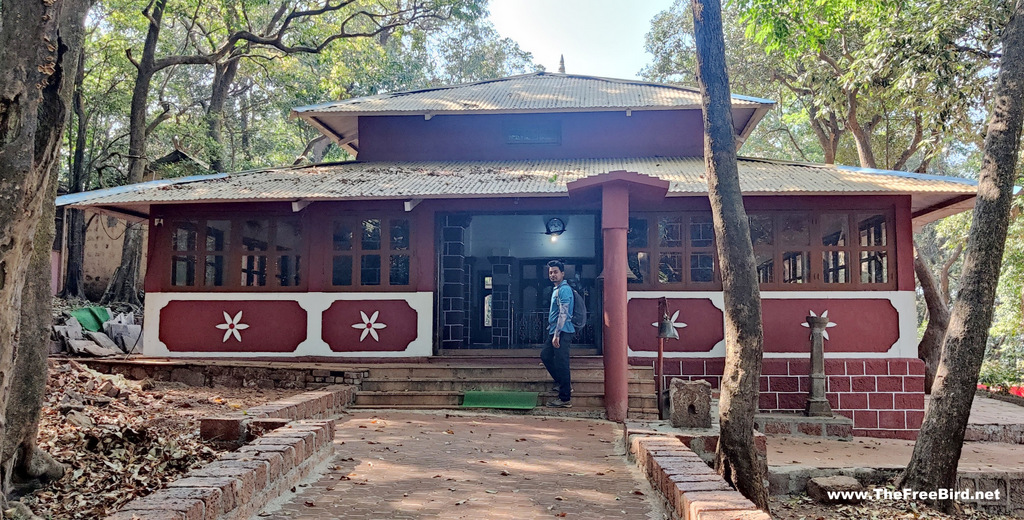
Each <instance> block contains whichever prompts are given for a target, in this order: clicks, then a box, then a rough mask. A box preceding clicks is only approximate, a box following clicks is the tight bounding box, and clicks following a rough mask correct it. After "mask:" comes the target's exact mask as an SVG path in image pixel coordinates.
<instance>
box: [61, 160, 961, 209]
mask: <svg viewBox="0 0 1024 520" xmlns="http://www.w3.org/2000/svg"><path fill="white" fill-rule="evenodd" d="M739 168H740V184H741V186H742V189H743V191H744V193H745V194H748V195H769V194H778V195H806V194H817V195H822V194H851V195H852V194H878V195H886V194H913V195H915V197H918V196H920V197H921V200H922V201H925V202H924V203H923V204H925V205H930V204H931V203H930V202H927V201H929V200H933V199H934V200H940V201H941V200H943V199H946V198H950V197H956V196H963V195H973V194H974V193H975V192H976V190H977V187H976V185H975V184H974V183H973V182H972V181H967V180H964V179H957V178H952V177H936V176H925V175H916V174H911V173H905V172H888V171H882V170H863V169H859V168H845V167H837V166H832V165H815V164H800V163H786V162H776V161H765V160H759V159H740V161H739ZM615 170H627V171H633V172H637V173H641V174H645V175H650V176H654V177H658V178H660V179H663V180H667V181H669V184H670V186H669V193H668V196H670V197H671V196H686V195H700V194H704V193H707V181H706V178H705V169H704V160H703V159H702V158H699V157H683V158H665V157H655V158H623V159H578V160H577V159H573V160H568V159H567V160H533V161H531V160H526V161H450V162H358V161H353V162H344V163H335V164H325V165H316V166H305V167H293V168H276V169H267V170H258V171H251V172H243V173H235V174H229V175H223V174H219V175H217V176H210V178H206V179H203V178H197V179H198V180H193V181H191V182H182V183H178V184H165V185H158V186H146V185H139V186H138V189H135V190H125V189H124V187H121V188H117V189H114V190H110V191H107V190H99V191H97V192H92V196H91V197H89V198H88V200H82V194H78V195H77V196H78V197H79V199H78V200H76V201H75V202H73V203H72V204H73V205H76V206H113V207H117V206H126V207H127V206H140V205H146V206H148V205H149V204H159V203H196V202H242V201H257V200H262V201H295V200H300V199H301V200H309V201H314V200H370V199H402V198H404V199H408V198H474V197H475V198H479V197H509V196H518V197H546V196H548V197H550V196H554V197H557V196H565V195H566V194H567V193H568V190H567V188H566V183H568V182H570V181H573V180H576V179H580V178H584V177H589V176H592V175H599V174H602V173H607V172H609V171H615ZM917 205H918V204H915V206H917ZM915 209H918V208H915Z"/></svg>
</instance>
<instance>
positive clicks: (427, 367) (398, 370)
mask: <svg viewBox="0 0 1024 520" xmlns="http://www.w3.org/2000/svg"><path fill="white" fill-rule="evenodd" d="M367 370H368V371H369V373H370V375H369V377H371V378H375V379H385V378H386V379H409V378H435V379H452V380H455V379H476V378H505V379H535V380H538V381H541V380H544V379H547V378H549V377H550V376H549V375H548V371H547V370H546V369H545V368H544V366H543V365H541V364H540V363H539V362H538V363H537V364H533V363H529V364H525V363H524V364H519V365H516V366H501V365H497V366H495V365H480V366H438V365H434V364H422V365H403V366H380V367H374V366H370V367H368V368H367ZM572 373H573V376H574V377H575V378H580V379H586V378H588V377H594V378H597V379H602V380H603V379H604V368H601V367H573V368H572ZM628 377H629V379H630V380H631V381H633V380H635V381H653V380H654V369H652V368H648V367H632V368H631V369H630V371H629V375H628Z"/></svg>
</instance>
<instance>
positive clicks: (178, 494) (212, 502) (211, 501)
mask: <svg viewBox="0 0 1024 520" xmlns="http://www.w3.org/2000/svg"><path fill="white" fill-rule="evenodd" d="M157 494H159V495H160V496H161V497H166V498H171V499H176V500H199V501H201V502H202V503H203V505H204V506H205V507H204V509H205V511H206V516H205V517H204V518H205V520H217V519H218V518H219V517H220V515H222V514H224V513H226V512H227V511H221V510H220V507H221V504H223V500H224V497H223V496H222V494H221V491H220V490H219V489H217V488H172V489H163V490H160V491H158V492H157Z"/></svg>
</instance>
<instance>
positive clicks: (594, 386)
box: [361, 374, 655, 396]
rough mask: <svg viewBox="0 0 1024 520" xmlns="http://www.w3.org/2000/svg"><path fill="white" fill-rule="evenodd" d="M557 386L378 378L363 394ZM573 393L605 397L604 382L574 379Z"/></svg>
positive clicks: (645, 385)
mask: <svg viewBox="0 0 1024 520" xmlns="http://www.w3.org/2000/svg"><path fill="white" fill-rule="evenodd" d="M553 384H554V383H552V382H551V378H550V377H549V376H547V375H546V374H545V376H544V378H543V379H539V380H538V379H528V378H511V379H510V378H502V377H477V378H466V379H456V380H451V379H436V378H431V377H410V378H407V379H397V378H376V377H370V378H367V379H363V382H362V386H361V388H362V390H364V391H374V392H387V391H403V390H412V391H428V390H448V391H456V390H458V391H466V390H508V391H518V392H548V391H551V387H552V385H553ZM572 387H573V391H575V392H584V393H604V379H601V378H595V377H588V378H578V377H576V375H575V374H574V375H573V381H572ZM628 388H629V393H630V394H651V395H652V396H653V395H654V392H655V388H654V381H630V382H629V386H628Z"/></svg>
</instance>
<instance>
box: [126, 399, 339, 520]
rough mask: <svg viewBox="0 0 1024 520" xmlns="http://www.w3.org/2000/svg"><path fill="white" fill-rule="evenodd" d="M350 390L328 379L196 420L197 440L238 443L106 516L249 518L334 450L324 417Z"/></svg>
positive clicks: (336, 411) (132, 519)
mask: <svg viewBox="0 0 1024 520" xmlns="http://www.w3.org/2000/svg"><path fill="white" fill-rule="evenodd" d="M355 390H356V387H354V386H351V385H334V386H330V387H326V388H324V389H321V390H317V391H312V392H305V393H302V394H299V395H296V396H293V397H290V398H288V399H282V400H280V401H275V402H272V403H268V404H266V405H263V406H256V407H253V408H250V409H248V410H247V411H246V413H237V414H232V415H229V416H218V417H206V418H203V419H202V420H201V421H200V431H201V435H202V437H203V439H204V440H214V441H220V442H223V443H236V444H244V445H243V446H241V447H240V448H239V449H238V450H237V451H233V452H228V453H224V454H222V455H221V457H220V458H219V459H217V460H216V461H214V462H211V463H210V464H207V465H206V466H203V467H201V468H197V469H194V470H192V471H190V472H188V473H187V474H185V476H183V477H182V478H179V479H177V480H175V481H173V482H170V483H169V484H168V485H167V487H166V488H164V489H161V490H158V491H156V492H154V493H152V494H150V495H148V496H145V497H142V498H138V499H135V500H132V501H130V502H128V503H127V504H125V505H124V506H123V507H122V508H121V509H120V510H119V511H118V512H117V513H115V514H113V515H111V516H108V517H106V520H246V519H248V518H250V517H252V515H254V514H256V513H258V512H259V511H260V510H261V509H262V508H263V507H264V506H266V505H267V504H268V503H269V502H270V501H271V500H273V499H275V498H277V497H279V496H281V495H283V494H284V493H285V492H287V491H289V490H290V489H291V488H292V487H294V486H295V485H296V484H298V482H299V481H300V480H302V479H303V478H305V477H306V476H308V475H309V474H310V472H311V471H312V470H313V468H314V467H316V466H317V465H318V464H320V463H321V462H323V461H325V460H327V459H328V458H329V457H330V456H331V455H332V454H333V453H334V427H335V421H334V419H331V418H329V417H331V416H334V415H337V414H339V413H341V412H342V410H343V409H344V408H345V407H346V406H348V405H349V404H351V402H352V398H353V396H354V395H355ZM260 433H262V435H260V436H258V437H255V439H253V436H254V435H259V434H260ZM250 441H251V442H250ZM246 443H248V444H246Z"/></svg>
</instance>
